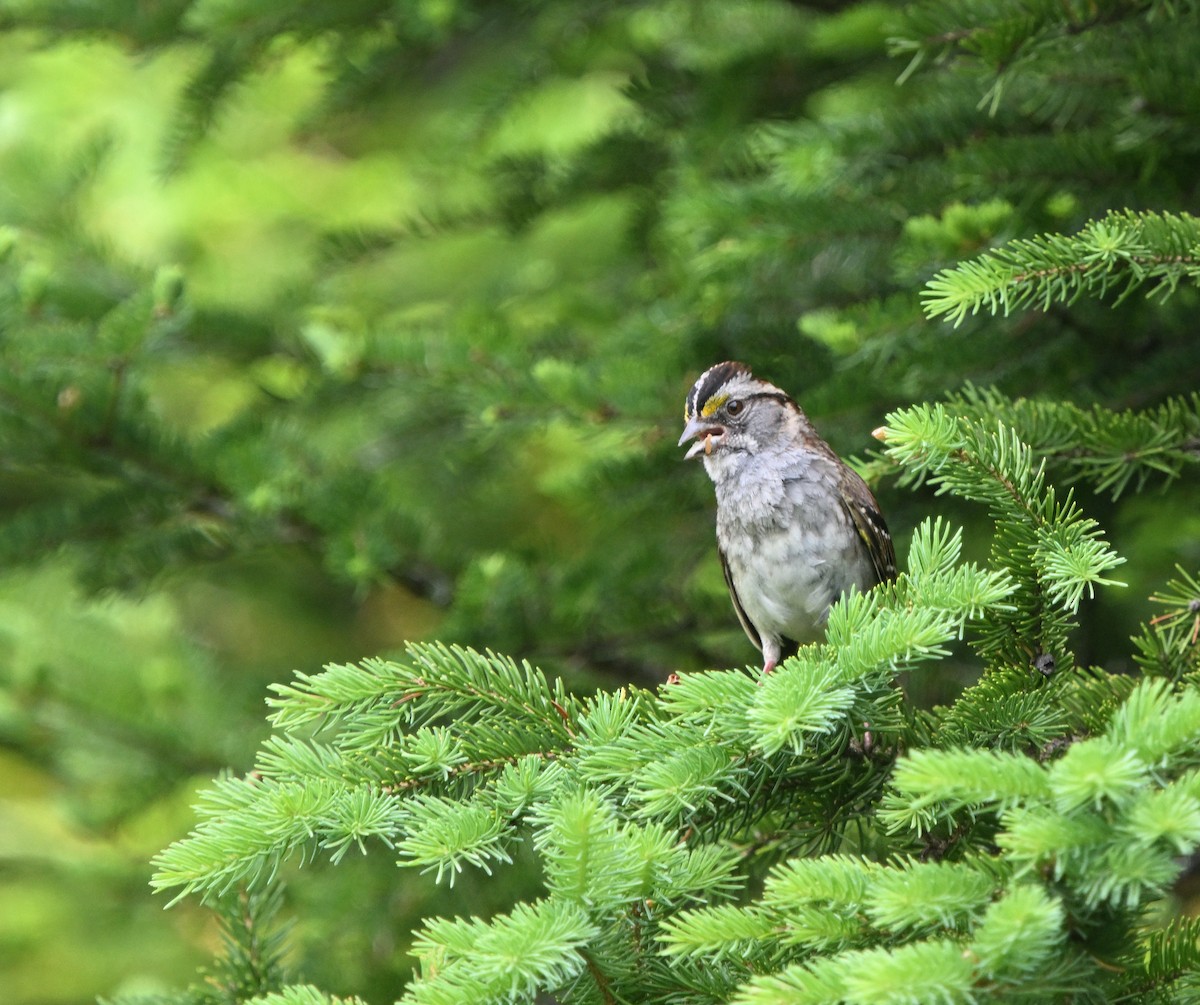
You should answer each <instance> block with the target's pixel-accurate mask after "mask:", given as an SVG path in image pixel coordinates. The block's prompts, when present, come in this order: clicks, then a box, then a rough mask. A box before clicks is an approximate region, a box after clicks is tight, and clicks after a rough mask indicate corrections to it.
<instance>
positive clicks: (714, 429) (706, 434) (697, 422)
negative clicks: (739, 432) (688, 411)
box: [676, 416, 725, 461]
mask: <svg viewBox="0 0 1200 1005" xmlns="http://www.w3.org/2000/svg"><path fill="white" fill-rule="evenodd" d="M724 435H725V427H724V426H717V425H713V424H712V423H708V422H704V421H703V420H702V419H701V417H699V416H695V417H693V418H691V419H688V421H687V425H686V426H684V427H683V435H682V436H681V437H679V442H678V443H677V444H676V446H679V447H682V446H683V445H684V444H685V443H687V441H688V440H695V441H696V442H695V443H693V444H692V445H691V446H690V447H689V448H688V452H687V453H686V454H684V455H683V459H684V460H685V461H690V460H691V459H692V458H693V457H699V456H700V455H701V454H711V453H712V449H713V446H714V445H716V444H717V443H719V442H720V441H721V438H722V437H723V436H724Z"/></svg>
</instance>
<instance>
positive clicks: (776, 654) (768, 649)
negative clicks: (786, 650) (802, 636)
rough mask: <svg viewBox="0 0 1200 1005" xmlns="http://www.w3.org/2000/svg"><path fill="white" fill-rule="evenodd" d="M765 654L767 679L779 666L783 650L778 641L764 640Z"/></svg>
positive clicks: (764, 666)
mask: <svg viewBox="0 0 1200 1005" xmlns="http://www.w3.org/2000/svg"><path fill="white" fill-rule="evenodd" d="M762 654H763V676H764V677H765V676H766V675H767V674H769V673H770V672H771V671H772V670H774V669H775V668H776V667H777V666H779V660H780V658H781V657H782V656H783V648H782V646H780V644H779V640H778V639H769V638H768V639H763V646H762Z"/></svg>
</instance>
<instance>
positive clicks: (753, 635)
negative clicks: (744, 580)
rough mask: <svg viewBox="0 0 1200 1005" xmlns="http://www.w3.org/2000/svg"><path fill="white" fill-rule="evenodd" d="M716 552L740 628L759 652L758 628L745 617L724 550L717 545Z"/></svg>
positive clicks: (760, 646)
mask: <svg viewBox="0 0 1200 1005" xmlns="http://www.w3.org/2000/svg"><path fill="white" fill-rule="evenodd" d="M717 554H718V555H720V556H721V571H722V572H723V573H724V574H725V585H726V586H728V587H729V599H730V600H732V601H733V609H734V610H735V611H736V612H737V616H738V621H740V622H741V623H742V629H743V630H744V631H745V633H746V635H747V637H748V638H749V639H750V641H751V642H753V643H754V644H755V646H757V647H758V651H759V652H762V638H761V637H760V636H759V634H758V629H757V628H755V627H754V625H752V624H751V623H750V619H749V618H748V617H746V612H745V610H744V609H743V608H742V602H741V600H739V599H738V594H737V589H736V588H735V587H734V585H733V574H732V573H731V572H730V571H729V562H728V561H726V559H725V551H724V550H723V549H722V548H720V547H718V548H717Z"/></svg>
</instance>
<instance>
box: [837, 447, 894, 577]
mask: <svg viewBox="0 0 1200 1005" xmlns="http://www.w3.org/2000/svg"><path fill="white" fill-rule="evenodd" d="M847 472H848V476H847V477H846V478H845V480H844V482H843V485H842V506H843V508H844V509H845V510H846V513H847V515H848V516H849V517H850V520H851V522H852V523H853V524H854V529H855V530H856V531H858V536H859V537H860V538H861V539H862V542H863V544H864V545H866V548H867V554H868V555H870V556H871V565H872V566H874V568H875V577H876V582H879V583H886V582H888V581H889V580H892V579H895V578H896V545H895V543H894V542H893V541H892V535H891V533H890V532H889V531H888V527H887V523H886V521H884V519H883V514H882V513H880V512H879V504H878V503H877V502H876V501H875V496H873V495H872V494H871V490H870V489H869V488H867V484H866V482H864V481H863V480H862V479H861V478H859V476H858V475H857V474H855V473H854V472H853V471H850V470H849V469H847Z"/></svg>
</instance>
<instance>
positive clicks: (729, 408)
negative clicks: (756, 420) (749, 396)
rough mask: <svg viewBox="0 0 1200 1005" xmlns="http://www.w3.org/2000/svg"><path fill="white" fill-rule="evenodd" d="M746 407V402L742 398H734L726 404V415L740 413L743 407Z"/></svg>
mask: <svg viewBox="0 0 1200 1005" xmlns="http://www.w3.org/2000/svg"><path fill="white" fill-rule="evenodd" d="M745 407H746V403H745V402H744V401H742V399H741V398H734V399H733V401H731V402H730V403H729V404H728V405H726V406H725V414H726V415H740V414H741V412H742V409H743V408H745Z"/></svg>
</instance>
